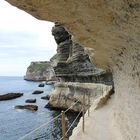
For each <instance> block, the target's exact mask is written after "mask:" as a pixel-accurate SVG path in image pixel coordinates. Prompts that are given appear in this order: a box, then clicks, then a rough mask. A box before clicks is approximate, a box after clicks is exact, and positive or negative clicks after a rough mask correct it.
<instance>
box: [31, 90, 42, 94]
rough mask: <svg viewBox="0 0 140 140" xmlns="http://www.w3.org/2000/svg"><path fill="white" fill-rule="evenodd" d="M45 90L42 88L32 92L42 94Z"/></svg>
mask: <svg viewBox="0 0 140 140" xmlns="http://www.w3.org/2000/svg"><path fill="white" fill-rule="evenodd" d="M43 92H44V91H42V90H35V91H34V92H33V93H32V94H41V93H43Z"/></svg>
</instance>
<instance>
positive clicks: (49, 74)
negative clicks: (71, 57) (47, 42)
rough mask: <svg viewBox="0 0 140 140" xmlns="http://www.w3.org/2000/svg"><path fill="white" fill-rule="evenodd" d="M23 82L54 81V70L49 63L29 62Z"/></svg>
mask: <svg viewBox="0 0 140 140" xmlns="http://www.w3.org/2000/svg"><path fill="white" fill-rule="evenodd" d="M24 79H25V80H31V81H44V80H55V79H56V78H55V73H54V69H53V67H52V65H51V62H49V61H38V62H31V64H30V66H29V67H28V68H27V72H26V75H25V77H24Z"/></svg>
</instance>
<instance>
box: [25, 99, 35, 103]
mask: <svg viewBox="0 0 140 140" xmlns="http://www.w3.org/2000/svg"><path fill="white" fill-rule="evenodd" d="M25 102H26V103H36V99H27V100H26V101H25Z"/></svg>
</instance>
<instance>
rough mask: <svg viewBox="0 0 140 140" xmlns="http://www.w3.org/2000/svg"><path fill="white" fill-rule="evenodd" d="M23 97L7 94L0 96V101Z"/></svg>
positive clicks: (17, 94)
mask: <svg viewBox="0 0 140 140" xmlns="http://www.w3.org/2000/svg"><path fill="white" fill-rule="evenodd" d="M21 96H23V93H7V94H3V95H0V101H3V100H11V99H15V98H18V97H21Z"/></svg>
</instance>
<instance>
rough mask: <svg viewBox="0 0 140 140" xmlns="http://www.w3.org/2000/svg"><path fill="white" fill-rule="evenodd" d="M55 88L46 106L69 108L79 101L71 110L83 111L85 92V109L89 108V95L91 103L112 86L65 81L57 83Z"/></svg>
mask: <svg viewBox="0 0 140 140" xmlns="http://www.w3.org/2000/svg"><path fill="white" fill-rule="evenodd" d="M54 87H55V89H54V90H53V91H52V92H51V93H50V99H49V102H48V104H47V105H46V107H48V108H51V109H52V108H53V109H58V108H59V109H67V108H69V107H71V105H73V104H74V103H75V102H77V101H78V103H77V104H75V105H74V106H73V107H71V109H70V111H76V112H78V111H81V109H82V103H83V95H84V94H85V97H86V98H85V99H86V100H85V109H87V108H88V106H89V105H88V96H89V95H90V101H91V103H92V102H93V101H94V100H95V99H96V98H98V97H100V96H102V94H103V93H104V92H105V91H108V92H109V91H110V90H111V89H112V87H111V86H107V85H103V84H95V83H78V82H64V83H57V84H55V86H54Z"/></svg>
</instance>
